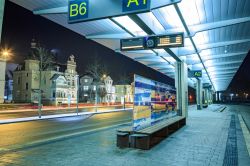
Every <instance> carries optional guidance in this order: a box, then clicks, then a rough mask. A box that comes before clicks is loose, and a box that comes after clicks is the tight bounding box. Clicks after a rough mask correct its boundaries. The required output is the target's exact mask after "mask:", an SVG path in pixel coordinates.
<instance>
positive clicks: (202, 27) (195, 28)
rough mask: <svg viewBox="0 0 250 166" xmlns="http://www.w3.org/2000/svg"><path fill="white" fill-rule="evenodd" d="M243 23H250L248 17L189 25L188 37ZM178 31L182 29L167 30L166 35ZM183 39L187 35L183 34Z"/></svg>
mask: <svg viewBox="0 0 250 166" xmlns="http://www.w3.org/2000/svg"><path fill="white" fill-rule="evenodd" d="M245 22H250V17H242V18H236V19H229V20H222V21H216V22H211V23H206V24H199V25H191V26H189V27H188V28H189V32H190V36H191V37H194V36H195V35H196V34H197V33H199V32H204V31H209V30H213V29H218V28H223V27H228V26H232V25H237V24H241V23H245ZM180 31H182V28H174V29H169V30H167V32H168V33H176V32H180ZM185 37H186V38H188V37H189V35H188V34H187V33H185Z"/></svg>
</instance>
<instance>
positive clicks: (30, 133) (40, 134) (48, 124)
mask: <svg viewBox="0 0 250 166" xmlns="http://www.w3.org/2000/svg"><path fill="white" fill-rule="evenodd" d="M131 119H132V113H131V111H124V112H115V113H106V114H98V115H94V116H92V117H84V116H79V117H69V118H57V119H51V120H42V121H32V122H23V123H13V124H5V125H0V150H1V149H13V147H16V146H17V145H25V144H27V143H31V142H35V141H42V140H45V139H50V138H55V137H58V136H65V135H68V134H72V133H78V132H85V131H90V130H95V129H99V128H103V127H107V126H112V125H117V124H122V123H126V122H131Z"/></svg>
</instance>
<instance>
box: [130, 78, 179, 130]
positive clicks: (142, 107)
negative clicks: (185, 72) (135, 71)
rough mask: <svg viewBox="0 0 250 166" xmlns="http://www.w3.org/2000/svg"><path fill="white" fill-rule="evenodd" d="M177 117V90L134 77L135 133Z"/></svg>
mask: <svg viewBox="0 0 250 166" xmlns="http://www.w3.org/2000/svg"><path fill="white" fill-rule="evenodd" d="M176 115H177V110H176V90H175V88H174V87H173V86H170V85H166V84H163V83H160V82H157V81H153V80H150V79H147V78H144V77H142V76H139V75H135V76H134V111H133V130H134V131H136V130H140V129H143V128H146V127H149V126H152V125H154V124H156V123H158V122H160V121H162V120H164V119H167V118H171V117H174V116H176Z"/></svg>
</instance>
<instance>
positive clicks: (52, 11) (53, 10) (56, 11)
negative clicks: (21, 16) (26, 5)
mask: <svg viewBox="0 0 250 166" xmlns="http://www.w3.org/2000/svg"><path fill="white" fill-rule="evenodd" d="M67 12H68V6H62V7H55V8H47V9H41V10H34V11H33V14H35V15H46V14H65V13H67Z"/></svg>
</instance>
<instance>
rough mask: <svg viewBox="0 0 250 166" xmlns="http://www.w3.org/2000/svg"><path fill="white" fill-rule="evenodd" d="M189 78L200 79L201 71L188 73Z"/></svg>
mask: <svg viewBox="0 0 250 166" xmlns="http://www.w3.org/2000/svg"><path fill="white" fill-rule="evenodd" d="M189 77H190V78H192V77H195V78H201V77H202V71H201V70H195V71H190V72H189Z"/></svg>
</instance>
